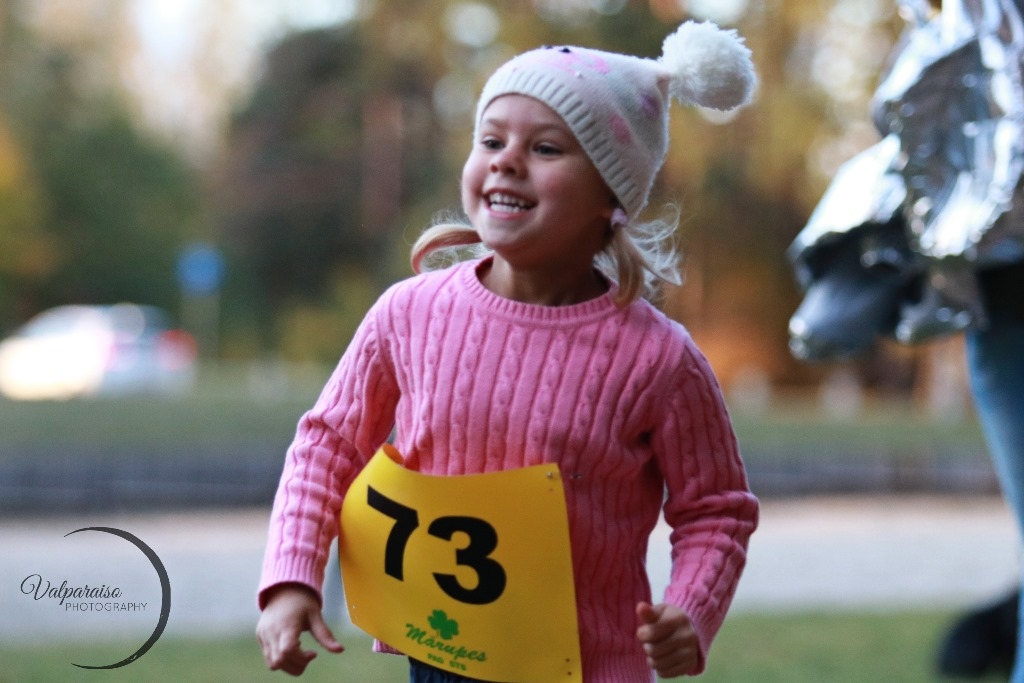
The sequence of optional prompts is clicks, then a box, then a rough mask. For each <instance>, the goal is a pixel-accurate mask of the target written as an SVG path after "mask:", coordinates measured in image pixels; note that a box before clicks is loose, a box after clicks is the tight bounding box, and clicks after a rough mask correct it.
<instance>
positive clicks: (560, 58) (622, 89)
mask: <svg viewBox="0 0 1024 683" xmlns="http://www.w3.org/2000/svg"><path fill="white" fill-rule="evenodd" d="M756 86H757V76H756V75H755V73H754V66H753V63H752V60H751V54H750V50H749V49H747V47H746V46H745V45H744V44H743V39H742V38H741V37H740V36H739V35H738V34H737V33H736V32H735V31H733V30H723V29H720V28H719V27H717V26H715V25H714V24H712V23H711V22H703V23H697V22H692V21H688V22H686V23H684V24H682V25H681V26H680V27H679V28H678V29H676V31H675V32H673V33H672V34H671V35H669V36H668V37H667V38H666V39H665V42H664V44H663V45H662V56H661V58H660V59H657V60H654V59H646V58H643V57H633V56H629V55H622V54H618V53H614V52H604V51H601V50H593V49H590V48H582V47H571V46H569V47H544V48H539V49H536V50H531V51H529V52H525V53H523V54H521V55H518V56H517V57H514V58H512V59H511V60H509V61H508V62H506V63H505V64H504V65H502V66H501V67H499V68H498V70H497V71H495V72H494V74H493V75H492V76H491V77H490V79H488V81H487V83H486V84H485V85H484V89H483V92H482V93H481V95H480V101H479V102H478V103H477V111H476V127H477V129H479V127H480V121H481V119H482V117H483V113H484V110H485V109H486V108H487V105H488V104H490V103H491V102H492V101H493V100H494V99H495V98H497V97H501V96H502V95H510V94H519V95H527V96H529V97H533V98H535V99H537V100H540V101H541V102H543V103H544V104H546V105H547V106H549V107H551V109H553V110H554V111H555V112H556V113H557V114H558V115H559V116H561V117H562V119H563V120H564V121H565V122H566V124H567V125H568V126H569V128H570V129H571V130H572V132H573V133H574V134H575V135H576V138H577V139H578V140H579V142H580V144H581V145H582V147H583V149H584V150H585V151H586V153H587V155H588V156H589V157H590V159H591V161H592V162H593V163H594V166H596V167H597V170H598V171H599V172H600V174H601V177H602V178H604V181H605V182H606V183H607V184H608V187H609V188H611V190H612V192H614V193H615V196H616V197H617V198H618V200H619V202H620V203H621V204H622V207H623V208H624V209H625V210H626V213H627V214H628V216H629V218H630V220H633V219H635V218H636V217H637V215H638V214H639V213H640V211H642V210H643V208H644V206H645V205H646V204H647V198H648V196H649V194H650V192H651V187H652V186H653V185H654V178H655V176H656V175H657V173H658V171H659V170H660V169H661V165H662V163H663V162H664V159H665V154H666V152H667V151H668V112H669V106H670V104H671V98H672V97H674V98H676V99H677V100H679V101H680V102H682V103H683V104H687V105H698V106H702V107H708V108H712V109H718V110H722V111H729V110H733V109H736V108H738V107H741V106H743V105H746V104H748V103H749V102H750V100H751V98H752V97H753V94H754V90H755V88H756ZM476 133H477V132H476V131H474V139H475V138H476Z"/></svg>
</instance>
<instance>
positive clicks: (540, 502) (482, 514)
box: [340, 445, 583, 683]
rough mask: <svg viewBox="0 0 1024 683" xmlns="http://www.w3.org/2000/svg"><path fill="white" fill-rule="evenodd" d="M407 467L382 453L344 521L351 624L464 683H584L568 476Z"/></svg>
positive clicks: (543, 468)
mask: <svg viewBox="0 0 1024 683" xmlns="http://www.w3.org/2000/svg"><path fill="white" fill-rule="evenodd" d="M401 461H402V459H401V456H400V455H399V454H398V452H397V451H396V450H395V449H394V448H392V447H391V446H388V445H385V446H384V447H383V448H381V450H380V451H378V452H377V454H376V455H375V456H374V457H373V458H372V459H371V460H370V462H369V464H368V465H367V466H366V468H365V469H364V470H363V471H362V472H361V473H360V474H359V476H358V477H356V480H355V481H354V482H353V483H352V486H351V488H350V489H349V491H348V494H347V495H346V496H345V502H344V505H343V506H342V509H341V544H340V557H341V573H342V580H343V583H344V587H345V596H346V600H347V602H348V610H349V615H350V616H351V618H352V623H354V624H356V625H357V626H359V627H360V628H361V629H363V630H364V631H366V632H367V633H369V634H370V635H372V636H374V637H375V638H377V639H378V640H380V641H382V642H385V643H387V644H388V645H390V646H392V647H394V648H396V649H398V650H401V651H402V652H404V653H405V654H407V655H409V656H410V657H413V658H414V659H418V660H420V661H423V662H427V663H428V664H431V665H433V666H435V667H438V668H441V669H445V670H449V671H453V672H456V673H459V674H461V675H463V676H469V677H471V678H479V679H482V680H486V681H502V682H506V683H548V682H549V681H559V682H563V681H564V682H565V683H572V682H579V681H582V680H583V677H582V671H581V665H580V651H579V631H578V627H577V623H576V593H575V590H574V587H573V577H572V558H571V554H570V550H569V523H568V516H567V514H566V507H565V493H564V491H563V490H562V481H561V476H560V474H559V471H558V466H557V465H553V464H548V465H537V466H534V467H526V468H522V469H516V470H509V471H505V472H493V473H488V474H470V475H463V476H453V477H439V476H429V475H424V474H420V473H418V472H413V471H411V470H408V469H405V468H404V467H402V465H401V464H400V463H401Z"/></svg>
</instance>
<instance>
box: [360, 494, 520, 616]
mask: <svg viewBox="0 0 1024 683" xmlns="http://www.w3.org/2000/svg"><path fill="white" fill-rule="evenodd" d="M366 502H367V504H368V505H369V506H370V507H372V508H373V509H374V510H377V511H378V512H380V513H381V514H383V515H386V516H387V517H390V518H391V519H393V520H395V523H394V526H392V527H391V532H390V533H389V534H388V540H387V544H386V545H385V547H384V573H385V574H387V575H388V576H391V577H392V578H395V579H397V580H399V581H404V580H405V550H406V546H407V545H408V543H409V538H410V537H411V536H412V535H413V533H414V532H415V531H416V529H418V528H419V526H420V519H419V513H417V512H416V510H415V509H414V508H411V507H409V506H407V505H403V504H402V503H399V502H398V501H396V500H393V499H392V498H389V497H387V496H386V495H384V494H383V493H381V492H380V491H378V490H377V489H375V488H373V487H372V486H369V487H367V490H366ZM460 531H461V532H462V533H464V534H466V536H467V537H468V538H469V544H468V545H467V546H466V547H464V548H458V549H456V550H455V564H457V565H459V566H462V567H469V568H470V569H472V570H473V571H474V572H476V575H477V584H476V586H475V587H473V588H466V587H465V586H463V585H462V584H461V583H459V579H458V577H457V576H455V575H454V574H442V573H439V572H434V573H433V574H434V580H435V581H436V582H437V585H438V586H439V587H440V588H441V590H443V591H444V592H445V593H446V594H447V595H448V596H449V597H451V598H453V599H455V600H458V601H459V602H465V603H467V604H470V605H486V604H489V603H492V602H494V601H495V600H497V599H498V598H500V597H501V594H502V593H504V592H505V585H506V584H507V583H508V577H507V576H506V575H505V569H504V567H502V566H501V565H500V564H499V563H498V562H496V561H495V560H494V559H493V558H492V557H490V555H491V553H492V552H494V549H495V548H497V547H498V533H497V531H495V529H494V527H493V526H491V524H489V523H488V522H486V521H485V520H482V519H480V518H479V517H466V516H458V515H455V516H445V517H438V518H437V519H435V520H434V521H432V522H431V523H430V525H429V526H428V527H427V533H428V534H430V535H431V536H434V537H435V538H440V539H442V540H445V541H451V540H452V537H453V536H454V535H455V533H456V532H460Z"/></svg>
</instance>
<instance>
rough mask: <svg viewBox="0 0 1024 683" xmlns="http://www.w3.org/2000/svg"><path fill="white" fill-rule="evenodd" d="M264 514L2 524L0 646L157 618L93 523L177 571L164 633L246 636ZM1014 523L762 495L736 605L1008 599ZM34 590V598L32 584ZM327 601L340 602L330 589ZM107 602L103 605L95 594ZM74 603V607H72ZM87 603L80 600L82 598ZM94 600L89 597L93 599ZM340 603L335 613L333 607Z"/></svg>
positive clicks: (994, 506) (129, 551)
mask: <svg viewBox="0 0 1024 683" xmlns="http://www.w3.org/2000/svg"><path fill="white" fill-rule="evenodd" d="M267 514H268V511H265V510H258V511H253V510H244V511H227V512H223V511H216V512H195V513H187V512H183V513H174V514H154V515H132V516H118V515H83V516H80V517H75V518H70V517H60V518H46V519H33V520H14V521H11V520H7V521H4V522H3V523H2V524H0V614H3V615H4V618H3V619H0V642H4V641H6V642H17V641H25V640H31V641H36V642H39V641H44V642H45V640H47V639H56V638H60V639H71V638H83V639H85V638H88V639H103V638H111V637H117V636H119V635H130V636H132V637H134V636H138V635H140V634H141V636H142V637H145V636H147V635H148V633H150V632H151V631H152V629H153V628H154V626H155V624H156V622H157V618H158V615H159V602H160V594H159V583H158V581H157V579H156V573H155V571H154V570H153V568H152V566H151V565H150V564H149V562H148V561H147V560H146V559H145V557H144V556H143V555H142V554H141V553H140V552H139V551H138V550H137V549H135V548H134V547H133V546H131V545H130V544H129V543H127V542H126V541H124V540H122V539H121V538H119V537H117V536H114V535H111V534H105V533H97V532H87V533H76V534H73V535H71V536H67V537H65V534H67V533H69V532H71V531H74V530H76V529H80V528H82V527H86V526H108V527H114V528H119V529H123V530H125V531H128V532H130V533H132V534H134V535H135V536H137V537H139V538H140V539H141V540H142V541H143V542H145V543H146V544H148V545H149V546H150V547H151V548H152V549H153V550H154V551H155V552H156V553H157V555H158V556H159V557H160V558H161V560H162V562H163V564H164V565H165V567H166V569H167V572H168V575H169V577H170V582H171V587H172V609H171V614H170V619H169V622H168V624H167V630H166V633H168V634H176V635H185V634H190V635H203V634H214V633H224V632H231V633H243V634H247V633H252V631H253V628H254V625H255V622H256V618H257V613H256V607H255V600H254V596H253V594H254V590H255V586H256V582H257V580H258V578H259V571H260V561H261V557H262V553H263V545H264V541H265V531H266V519H267ZM666 539H667V529H665V528H664V527H663V526H661V527H659V528H658V529H657V530H656V531H655V534H654V535H653V537H652V544H651V560H650V562H649V565H650V568H651V577H652V584H653V586H654V587H655V591H656V592H660V589H661V587H663V586H664V584H665V582H666V581H667V578H666V577H667V556H668V548H667V540H666ZM1018 567H1019V561H1018V542H1017V535H1016V528H1015V526H1014V524H1013V522H1012V520H1011V518H1010V516H1009V514H1008V512H1007V511H1006V508H1005V507H1004V505H1003V504H1002V502H1001V501H1000V500H999V499H998V498H991V497H984V498H959V499H957V498H948V497H945V498H943V497H915V498H889V497H880V498H871V497H856V498H834V499H802V500H767V501H764V503H763V513H762V523H761V528H760V530H759V531H758V533H757V534H756V535H755V536H754V539H753V541H752V543H751V549H750V559H749V564H748V568H747V571H746V574H745V575H744V578H743V581H742V582H741V585H740V589H739V592H738V593H737V596H736V601H735V604H734V609H735V610H736V611H741V610H744V611H751V610H765V611H767V610H780V609H785V610H795V609H807V608H850V609H861V608H867V609H901V608H932V607H954V608H955V607H959V606H966V605H974V604H976V603H978V602H980V601H984V600H988V599H990V598H994V597H998V596H1000V595H1001V594H1002V593H1003V592H1004V591H1006V590H1008V589H1009V588H1010V587H1012V586H1013V585H1014V583H1015V581H1016V577H1017V575H1018V573H1019V570H1018ZM33 576H39V577H40V578H41V579H42V580H43V581H44V582H45V581H49V582H50V583H51V585H59V584H60V583H61V582H62V581H65V580H66V581H68V584H69V585H82V584H85V583H89V584H90V585H104V584H105V585H107V586H116V587H119V588H120V589H121V591H122V597H121V598H119V600H118V601H119V602H121V603H128V602H132V603H136V604H141V603H142V602H145V603H146V607H145V608H144V609H138V610H136V611H135V612H131V613H128V612H117V613H115V612H101V613H98V614H87V613H83V612H82V611H80V610H75V609H72V610H70V611H69V609H68V608H67V606H66V605H64V606H61V605H59V604H58V600H56V599H51V598H47V597H41V598H40V599H35V595H36V594H26V593H25V592H24V591H25V590H26V589H31V588H32V585H33V583H34V579H33V580H31V581H29V582H28V583H27V584H26V581H25V580H26V578H28V577H33ZM29 593H32V591H31V590H29ZM328 600H329V602H330V603H331V604H333V605H335V606H337V605H339V604H340V602H339V595H338V589H337V586H336V585H333V586H331V587H330V590H329V592H328ZM94 601H99V602H111V601H109V600H107V601H103V600H99V599H97V600H94ZM71 602H76V601H71ZM77 602H78V603H81V602H82V601H81V600H78V601H77ZM85 602H89V600H85ZM339 609H340V608H339Z"/></svg>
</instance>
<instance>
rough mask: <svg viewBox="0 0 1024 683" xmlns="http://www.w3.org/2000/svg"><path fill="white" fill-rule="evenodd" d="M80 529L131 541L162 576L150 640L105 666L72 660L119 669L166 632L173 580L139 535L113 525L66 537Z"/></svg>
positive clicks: (88, 667)
mask: <svg viewBox="0 0 1024 683" xmlns="http://www.w3.org/2000/svg"><path fill="white" fill-rule="evenodd" d="M80 531H102V532H104V533H108V534H113V535H114V536H120V537H121V538H123V539H125V540H126V541H128V542H129V543H132V544H133V545H135V547H136V548H138V549H139V550H141V551H142V554H143V555H145V556H146V557H147V558H149V561H150V562H151V563H152V564H153V569H155V570H156V574H157V576H159V577H160V618H159V619H158V620H157V623H156V628H155V629H153V634H152V635H151V636H149V640H147V641H146V642H145V643H143V644H142V647H140V648H139V649H138V650H136V651H135V652H133V653H132V654H130V655H129V656H128V657H126V658H124V659H122V660H121V661H120V662H115V663H114V664H107V665H105V666H88V665H86V664H75V663H74V662H72V664H73V665H74V666H77V667H78V668H80V669H117V668H120V667H122V666H126V665H128V664H131V663H132V662H134V661H135V660H136V659H138V658H139V657H141V656H142V655H144V654H146V653H147V652H149V648H151V647H153V645H154V644H155V643H156V641H157V640H159V639H160V636H161V635H162V634H163V632H164V627H166V626H167V617H168V616H169V615H170V613H171V581H170V579H169V578H168V577H167V570H166V569H164V563H163V562H161V561H160V558H159V557H158V556H157V554H156V553H155V552H153V549H152V548H150V547H149V546H148V545H146V544H145V543H143V542H142V541H141V540H140V539H139V538H138V537H137V536H134V535H133V534H130V533H128V532H127V531H123V530H121V529H115V528H113V527H108V526H87V527H83V528H81V529H75V530H74V531H71V532H68V533H66V534H64V538H67V537H68V536H70V535H71V534H77V533H78V532H80Z"/></svg>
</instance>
